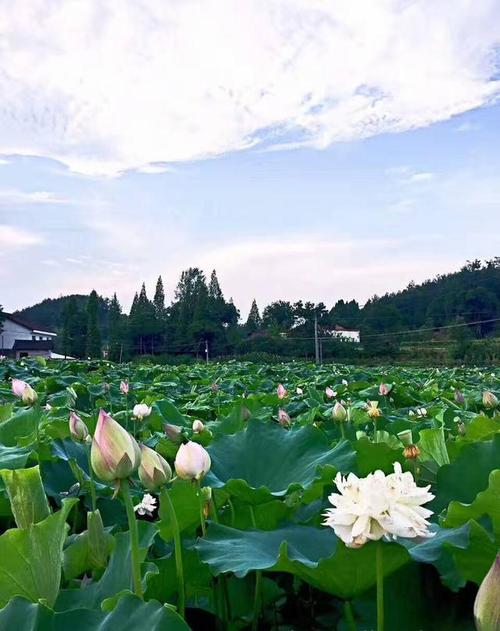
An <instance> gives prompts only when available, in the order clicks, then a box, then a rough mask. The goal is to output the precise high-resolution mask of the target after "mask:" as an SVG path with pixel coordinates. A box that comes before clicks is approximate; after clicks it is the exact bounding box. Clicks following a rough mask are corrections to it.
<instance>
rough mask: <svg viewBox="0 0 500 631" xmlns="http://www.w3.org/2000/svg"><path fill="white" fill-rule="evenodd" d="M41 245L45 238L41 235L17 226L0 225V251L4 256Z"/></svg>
mask: <svg viewBox="0 0 500 631" xmlns="http://www.w3.org/2000/svg"><path fill="white" fill-rule="evenodd" d="M39 243H43V238H42V236H41V235H39V234H35V233H34V232H30V231H28V230H24V229H23V228H18V227H16V226H10V225H7V224H0V251H1V252H2V254H6V253H8V252H9V251H10V250H17V249H19V248H25V247H29V246H32V245H38V244H39Z"/></svg>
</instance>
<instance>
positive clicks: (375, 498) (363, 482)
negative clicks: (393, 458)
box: [323, 462, 434, 548]
mask: <svg viewBox="0 0 500 631" xmlns="http://www.w3.org/2000/svg"><path fill="white" fill-rule="evenodd" d="M335 484H336V486H337V489H338V490H339V493H332V494H331V495H330V496H329V498H328V500H329V501H330V503H331V504H332V505H333V506H334V507H335V508H329V509H327V511H326V512H325V513H324V515H323V516H324V517H325V521H324V522H323V525H325V526H329V527H330V528H333V530H334V531H335V534H336V535H337V537H339V538H340V539H342V541H343V542H344V543H345V544H346V545H347V546H348V547H350V548H359V547H361V546H362V545H364V544H365V543H366V542H367V541H377V540H378V539H381V538H382V537H385V538H386V539H394V538H396V537H408V538H414V537H431V536H433V533H431V532H429V522H428V521H427V518H428V517H430V515H432V511H430V510H428V509H427V508H423V507H422V504H425V503H426V502H429V501H430V500H432V499H434V495H432V493H429V488H430V487H429V486H427V487H424V488H422V487H418V486H417V485H416V484H415V480H414V479H413V475H412V474H411V473H410V472H409V471H407V472H405V473H403V472H402V470H401V465H400V464H399V462H395V463H394V473H391V474H390V475H385V473H383V472H382V471H375V472H374V473H370V474H369V475H368V476H367V477H366V478H358V477H357V476H356V475H355V474H354V473H350V474H349V475H348V476H347V477H344V476H343V475H341V474H340V473H338V474H337V477H336V478H335Z"/></svg>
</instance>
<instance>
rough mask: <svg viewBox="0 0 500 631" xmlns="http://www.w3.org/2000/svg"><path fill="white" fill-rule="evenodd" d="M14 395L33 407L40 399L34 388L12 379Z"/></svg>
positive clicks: (19, 380) (24, 382)
mask: <svg viewBox="0 0 500 631" xmlns="http://www.w3.org/2000/svg"><path fill="white" fill-rule="evenodd" d="M12 393H13V394H14V395H15V396H16V397H18V398H19V399H21V400H22V402H23V403H26V405H33V403H36V401H37V399H38V395H37V393H36V392H35V391H34V390H33V388H32V387H31V386H30V385H29V383H26V381H22V380H21V379H12Z"/></svg>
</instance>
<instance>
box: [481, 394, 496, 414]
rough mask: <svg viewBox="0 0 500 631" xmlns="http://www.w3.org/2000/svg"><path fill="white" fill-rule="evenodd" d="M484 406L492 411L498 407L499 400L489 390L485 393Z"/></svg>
mask: <svg viewBox="0 0 500 631" xmlns="http://www.w3.org/2000/svg"><path fill="white" fill-rule="evenodd" d="M483 405H484V407H485V408H491V409H493V408H496V407H497V405H498V399H497V398H496V396H495V395H494V394H493V392H490V391H489V390H485V391H484V392H483Z"/></svg>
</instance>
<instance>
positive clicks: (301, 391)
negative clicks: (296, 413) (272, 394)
mask: <svg viewBox="0 0 500 631" xmlns="http://www.w3.org/2000/svg"><path fill="white" fill-rule="evenodd" d="M295 392H296V393H297V394H298V395H299V397H300V396H301V395H302V394H304V390H302V388H297V390H295Z"/></svg>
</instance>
